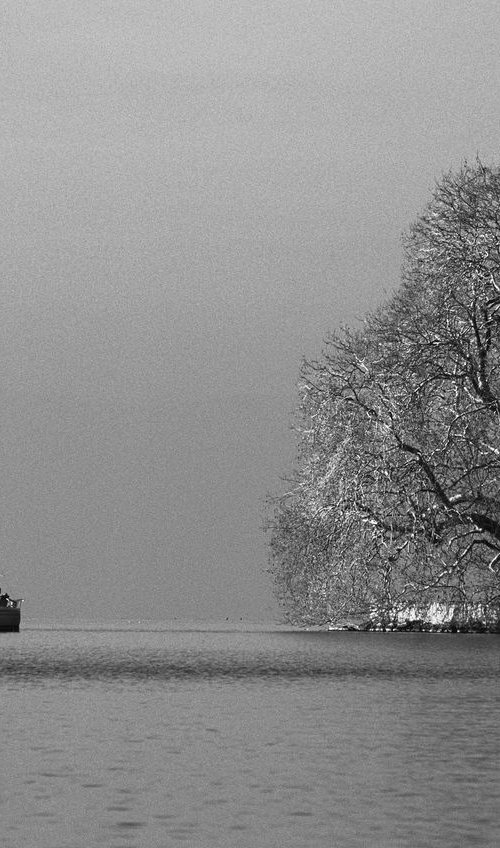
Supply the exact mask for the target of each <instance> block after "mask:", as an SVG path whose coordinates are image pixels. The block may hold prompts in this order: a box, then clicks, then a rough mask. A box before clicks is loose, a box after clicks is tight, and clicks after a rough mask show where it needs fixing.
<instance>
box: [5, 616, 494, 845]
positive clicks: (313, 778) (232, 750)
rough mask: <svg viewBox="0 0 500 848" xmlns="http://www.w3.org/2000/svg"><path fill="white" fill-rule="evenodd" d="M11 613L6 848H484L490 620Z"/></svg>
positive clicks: (490, 838)
mask: <svg viewBox="0 0 500 848" xmlns="http://www.w3.org/2000/svg"><path fill="white" fill-rule="evenodd" d="M21 627H22V629H21V632H20V633H19V634H10V633H2V634H0V697H1V707H2V713H1V715H2V720H1V731H0V742H1V747H2V758H1V762H2V767H3V774H2V780H1V784H0V786H1V789H0V815H1V823H2V824H1V827H2V835H1V843H0V844H1V845H2V846H3V848H19V846H23V848H34V846H36V847H37V848H94V847H95V848H97V846H99V848H103V846H104V847H105V848H108V846H109V848H134V846H137V848H163V846H178V845H179V846H183V845H184V846H196V848H198V846H199V848H202V847H203V848H209V847H210V846H214V848H284V847H285V846H286V848H306V846H307V848H402V846H406V848H433V846H436V848H437V846H439V848H448V846H453V848H460V846H476V845H477V846H480V848H490V846H491V848H497V846H498V845H500V822H499V812H498V810H499V806H500V804H499V802H500V797H499V789H498V771H499V753H500V750H499V736H498V730H499V727H500V699H499V694H500V687H499V683H498V671H499V656H500V641H499V638H498V636H492V635H465V634H456V635H453V634H430V633H401V634H390V633H346V632H332V633H327V632H322V633H313V632H300V631H294V630H286V629H284V628H273V627H270V628H265V627H262V626H253V627H250V626H247V627H245V626H244V625H240V624H239V625H238V626H236V625H234V626H233V625H231V624H228V623H225V624H224V625H222V626H216V625H207V624H198V625H196V624H186V625H180V624H176V623H174V624H168V625H167V624H159V623H131V622H128V623H127V622H118V623H114V624H112V625H107V626H105V625H98V624H92V623H83V624H78V625H71V626H67V627H63V626H61V625H59V626H56V625H54V626H48V625H35V624H31V625H30V623H29V622H28V623H26V624H25V623H24V622H23V623H22V625H21Z"/></svg>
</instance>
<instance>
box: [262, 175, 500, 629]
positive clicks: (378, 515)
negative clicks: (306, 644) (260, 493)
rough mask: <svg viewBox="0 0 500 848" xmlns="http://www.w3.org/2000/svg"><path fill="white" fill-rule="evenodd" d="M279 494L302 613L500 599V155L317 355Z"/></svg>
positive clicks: (303, 389)
mask: <svg viewBox="0 0 500 848" xmlns="http://www.w3.org/2000/svg"><path fill="white" fill-rule="evenodd" d="M299 385H300V405H299V410H298V416H297V432H298V457H297V467H296V469H295V471H294V472H293V474H292V478H291V480H290V481H289V484H288V486H287V491H286V492H285V493H284V494H283V495H281V496H279V497H277V498H270V499H269V511H268V521H267V525H268V530H269V534H270V571H271V573H272V575H273V578H274V583H275V587H276V592H277V594H278V596H279V598H280V600H281V602H282V604H283V606H284V609H285V611H286V614H287V617H288V619H289V620H290V621H293V622H297V623H302V624H313V623H322V622H327V621H336V620H339V619H342V618H345V617H348V616H353V615H361V616H366V615H367V614H368V613H369V612H370V611H372V613H373V611H374V610H375V611H376V614H377V615H378V616H379V617H380V618H382V619H384V617H385V618H387V619H389V618H390V617H391V616H394V614H395V613H396V612H397V611H398V610H404V609H406V608H409V607H412V608H414V609H421V610H424V609H425V608H428V607H429V606H430V605H432V604H436V603H442V604H448V605H461V606H462V607H463V608H464V609H467V608H468V609H472V608H474V609H476V610H477V609H479V608H480V609H483V610H488V609H489V610H491V609H498V607H499V606H500V592H499V573H500V438H499V436H500V427H499V424H500V171H499V170H497V169H493V168H488V167H485V166H483V165H482V164H481V163H480V162H478V163H476V164H475V165H474V166H469V165H467V164H466V165H464V166H463V167H462V168H461V170H460V171H459V172H458V173H450V174H448V175H446V176H445V177H444V178H443V179H442V180H441V181H440V182H439V184H437V186H436V188H435V191H434V193H433V196H432V199H431V201H430V203H429V205H428V207H427V208H426V209H425V211H424V213H423V214H422V216H421V217H420V218H419V219H418V220H417V222H416V223H415V224H414V225H413V226H412V227H411V229H410V231H409V233H408V234H407V236H406V237H405V242H404V261H403V268H402V281H401V285H400V288H399V290H398V291H397V292H396V293H395V295H394V296H393V297H392V298H391V299H390V300H389V301H388V302H387V303H386V304H385V305H384V306H382V307H381V308H380V309H379V310H377V311H376V312H374V313H372V314H369V315H368V316H367V317H366V319H365V320H364V322H363V324H362V326H361V328H360V329H349V328H344V329H342V330H340V331H339V332H335V333H332V334H331V335H330V336H329V337H328V338H327V339H326V341H325V347H324V350H323V353H322V355H321V357H320V358H319V359H318V360H317V361H312V362H305V363H304V364H303V367H302V371H301V377H300V384H299Z"/></svg>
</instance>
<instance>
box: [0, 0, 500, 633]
mask: <svg viewBox="0 0 500 848" xmlns="http://www.w3.org/2000/svg"><path fill="white" fill-rule="evenodd" d="M499 43H500V16H499V15H498V5H497V3H496V2H495V0H475V2H474V3H471V2H470V0H439V1H438V2H436V0H433V2H430V0H398V2H396V0H300V1H299V0H24V2H23V3H19V0H4V2H3V3H2V4H1V8H0V80H1V82H0V98H1V110H0V115H1V119H0V153H1V186H0V207H1V214H0V261H1V274H0V364H1V367H0V398H1V414H0V428H1V440H0V509H1V512H0V575H1V580H0V582H1V585H2V587H3V589H6V590H7V591H9V592H10V594H11V595H13V596H16V597H24V598H25V599H26V600H25V606H24V613H23V615H24V616H26V618H27V619H28V620H29V619H46V620H58V619H64V620H80V619H92V620H102V619H103V618H106V617H107V618H109V619H112V620H116V619H130V620H137V619H153V620H157V621H162V620H169V621H170V620H172V619H226V618H228V619H229V620H230V621H231V620H235V621H239V620H240V619H243V620H244V621H246V620H249V621H250V620H258V621H276V620H279V617H280V611H279V609H278V606H277V603H276V602H275V600H274V598H273V592H272V584H271V582H270V578H269V576H268V575H267V574H266V567H267V551H266V539H265V536H264V534H263V532H262V524H263V510H264V499H265V496H266V494H267V493H268V492H276V491H279V490H280V488H281V487H282V485H283V484H282V482H281V477H282V476H285V475H286V474H288V473H289V472H290V470H291V468H292V467H293V462H294V446H295V442H294V435H293V432H292V429H291V423H292V413H293V409H294V406H295V404H296V381H297V377H298V372H299V368H300V362H301V359H302V357H303V356H306V357H315V356H317V355H319V353H320V351H321V349H322V345H323V339H324V338H325V336H326V334H327V333H328V332H329V331H331V330H333V329H335V328H336V327H338V326H339V324H342V323H352V322H354V321H356V319H357V318H359V316H362V315H363V314H364V313H365V312H366V311H367V310H370V309H372V308H374V307H375V306H376V305H377V304H378V303H380V302H381V301H383V300H384V299H385V298H387V297H388V296H389V294H390V292H391V291H392V290H393V289H394V288H395V287H396V286H397V285H398V279H399V270H400V264H401V259H402V256H401V234H402V233H403V232H404V231H405V230H406V229H407V228H408V226H409V225H410V223H411V222H412V221H413V220H414V219H415V218H416V217H417V216H418V214H419V213H420V212H421V211H422V209H423V206H424V205H425V203H426V202H427V201H428V200H429V198H430V193H431V191H432V188H433V185H434V184H435V180H436V179H438V178H439V177H440V176H441V175H442V174H443V172H446V171H448V170H449V169H450V168H457V167H459V166H460V164H461V162H462V161H463V160H464V159H468V160H469V161H472V160H474V159H475V157H476V156H477V155H479V156H480V157H481V159H482V160H483V161H484V162H485V163H487V164H493V163H498V162H499V159H500V156H499V139H500V135H499V131H500V99H499V97H498V92H499V90H500V51H499V50H498V44H499Z"/></svg>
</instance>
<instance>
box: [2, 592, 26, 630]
mask: <svg viewBox="0 0 500 848" xmlns="http://www.w3.org/2000/svg"><path fill="white" fill-rule="evenodd" d="M22 602H23V598H8V599H7V598H5V596H4V595H2V596H0V631H1V632H3V633H5V632H8V633H19V625H20V623H21V604H22Z"/></svg>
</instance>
